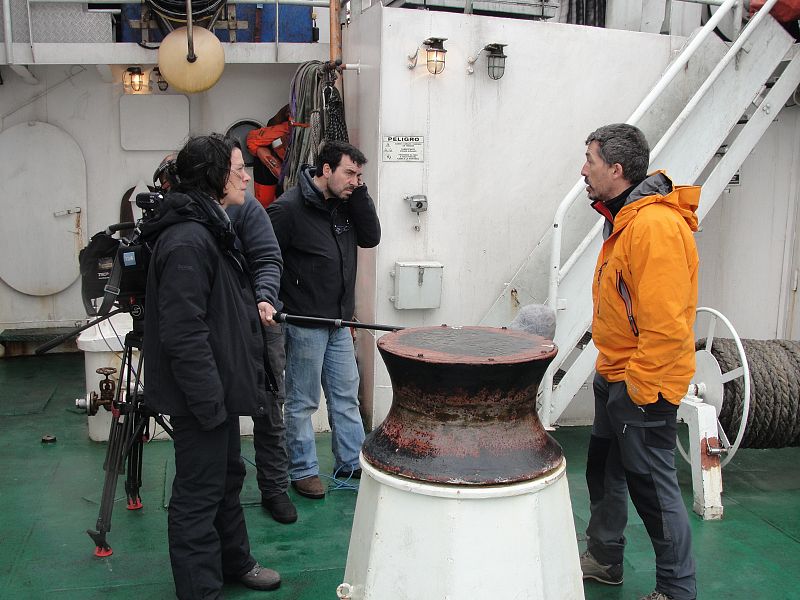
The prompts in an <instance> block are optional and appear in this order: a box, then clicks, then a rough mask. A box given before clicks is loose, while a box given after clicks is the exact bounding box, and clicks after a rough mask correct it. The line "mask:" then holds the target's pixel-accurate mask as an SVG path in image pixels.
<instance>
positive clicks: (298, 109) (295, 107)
mask: <svg viewBox="0 0 800 600" xmlns="http://www.w3.org/2000/svg"><path fill="white" fill-rule="evenodd" d="M336 77H337V75H336V70H335V68H333V67H331V66H330V64H329V63H323V62H320V61H318V60H312V61H309V62H306V63H303V64H302V65H300V67H298V69H297V71H296V72H295V74H294V77H293V78H292V83H291V92H290V102H289V108H290V111H291V114H292V118H293V119H294V120H295V121H296V122H298V123H305V124H308V125H309V126H308V127H293V128H292V134H291V137H290V139H289V148H288V150H287V153H286V160H285V162H284V171H283V188H284V190H288V189H289V188H291V187H293V186H295V185H297V178H298V176H299V175H300V169H301V168H302V167H303V165H307V164H310V165H313V164H314V163H315V162H316V158H317V151H318V150H319V146H320V143H321V142H322V141H323V140H341V141H345V142H346V141H348V137H347V124H346V123H345V120H344V103H343V102H342V97H341V94H340V93H339V90H337V89H336V87H335V83H336Z"/></svg>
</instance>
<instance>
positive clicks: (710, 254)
mask: <svg viewBox="0 0 800 600" xmlns="http://www.w3.org/2000/svg"><path fill="white" fill-rule="evenodd" d="M798 167H800V107H798V106H793V107H791V108H784V110H783V111H781V113H780V114H779V115H778V118H777V119H776V120H775V121H774V122H773V123H772V125H771V126H770V127H769V129H768V130H767V132H766V134H765V135H764V137H763V138H762V139H761V141H760V142H759V144H758V146H756V148H755V149H754V150H753V152H752V153H751V154H750V156H749V157H748V159H747V161H746V162H745V163H744V164H743V165H742V168H741V170H740V181H741V183H740V185H737V186H731V187H729V188H728V189H727V190H726V191H725V192H724V193H723V194H722V197H721V198H720V199H719V200H718V201H717V203H716V204H715V205H714V208H713V209H712V210H711V211H710V212H709V214H708V215H707V216H706V218H705V220H704V221H703V223H702V231H701V232H700V233H698V234H697V235H696V239H697V246H698V250H699V252H700V277H699V280H700V294H699V296H700V297H699V300H700V304H701V305H705V306H710V307H712V308H716V309H717V310H719V311H721V312H722V313H723V314H724V315H725V316H726V317H728V319H730V321H731V322H732V324H733V326H734V327H735V328H736V330H737V331H738V333H739V335H740V336H741V337H745V338H756V339H774V338H788V339H798V336H800V329H798V327H797V323H796V319H797V310H796V309H797V307H796V302H797V298H796V296H797V294H796V293H794V292H793V291H792V289H791V288H792V286H793V284H794V281H795V279H794V278H795V270H796V269H797V268H798V266H800V264H799V263H798V254H797V222H798V221H797V210H798V203H799V202H800V179H799V178H798V172H800V171H799V170H798ZM793 321H795V322H794V323H793V325H792V322H793Z"/></svg>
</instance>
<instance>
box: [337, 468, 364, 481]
mask: <svg viewBox="0 0 800 600" xmlns="http://www.w3.org/2000/svg"><path fill="white" fill-rule="evenodd" d="M333 476H334V477H335V478H336V479H338V480H339V481H347V480H348V479H361V469H355V470H353V471H351V470H350V469H339V470H338V471H337V472H336V473H334V474H333Z"/></svg>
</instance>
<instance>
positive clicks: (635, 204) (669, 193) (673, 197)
mask: <svg viewBox="0 0 800 600" xmlns="http://www.w3.org/2000/svg"><path fill="white" fill-rule="evenodd" d="M699 200H700V188H699V187H698V186H693V185H687V186H677V187H676V186H675V185H674V184H673V183H672V180H671V179H670V178H669V177H667V175H666V174H665V173H664V172H663V171H656V172H655V173H653V174H652V175H648V176H647V177H646V178H645V179H644V181H642V182H641V183H640V184H639V185H637V186H636V187H635V188H633V190H632V191H631V193H630V194H629V195H628V199H627V200H626V201H625V204H624V205H623V207H622V209H621V210H620V211H619V213H618V214H617V216H616V217H615V218H614V232H617V231H619V230H621V229H622V228H623V227H625V225H626V224H627V223H628V222H629V221H630V220H631V219H632V218H633V217H634V216H635V215H636V211H638V210H640V209H641V208H644V207H645V206H647V205H648V204H653V203H656V202H659V203H661V204H664V205H666V206H669V207H670V208H672V209H673V210H674V211H675V212H677V213H678V214H680V215H681V217H683V219H684V220H685V221H686V224H687V225H688V226H689V229H691V230H692V231H697V225H698V219H697V214H696V211H697V205H698V202H699Z"/></svg>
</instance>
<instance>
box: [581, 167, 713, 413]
mask: <svg viewBox="0 0 800 600" xmlns="http://www.w3.org/2000/svg"><path fill="white" fill-rule="evenodd" d="M699 199H700V188H699V187H698V186H673V184H672V181H671V180H670V179H669V178H668V177H667V176H666V175H665V174H663V173H661V172H657V173H654V174H652V175H650V176H648V178H647V179H645V180H644V181H643V182H642V183H641V184H639V185H638V186H637V187H636V188H634V190H633V191H632V192H631V194H630V195H629V196H628V200H627V202H626V204H625V205H624V206H623V207H622V209H621V210H620V211H619V213H617V215H616V217H615V218H614V226H613V231H612V232H611V233H610V235H609V236H608V237H607V239H606V240H605V241H604V242H603V247H602V249H601V250H600V256H599V257H598V259H597V268H596V270H595V274H596V276H595V278H594V281H593V284H592V298H593V300H594V317H593V319H592V339H593V340H594V343H595V345H596V346H597V349H598V351H599V352H600V354H599V356H598V357H597V364H596V367H597V372H598V373H599V374H600V375H602V376H603V377H604V378H605V379H606V380H608V381H623V380H624V381H625V383H626V384H627V388H628V394H629V396H630V397H631V399H632V400H633V401H634V402H635V403H636V404H639V405H645V404H651V403H653V402H656V401H657V400H658V394H659V392H660V393H661V394H662V395H663V396H664V398H666V399H667V400H669V401H670V402H672V403H673V404H680V401H681V398H683V396H684V395H685V394H686V391H687V388H688V386H689V382H690V380H691V378H692V376H693V375H694V369H695V363H694V334H693V331H692V327H693V326H694V319H695V308H696V306H697V269H698V258H697V248H696V246H695V242H694V238H693V237H692V232H693V231H697V215H695V210H696V209H697V204H698V201H699Z"/></svg>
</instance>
